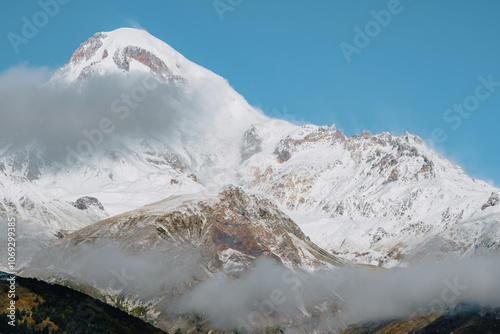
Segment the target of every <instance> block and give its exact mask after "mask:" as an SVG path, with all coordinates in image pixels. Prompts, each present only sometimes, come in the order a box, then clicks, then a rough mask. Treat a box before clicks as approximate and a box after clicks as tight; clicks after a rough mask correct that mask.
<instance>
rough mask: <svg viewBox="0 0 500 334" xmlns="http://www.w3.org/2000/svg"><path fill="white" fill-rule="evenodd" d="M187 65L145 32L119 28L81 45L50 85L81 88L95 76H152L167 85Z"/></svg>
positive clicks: (166, 45)
mask: <svg viewBox="0 0 500 334" xmlns="http://www.w3.org/2000/svg"><path fill="white" fill-rule="evenodd" d="M190 65H192V63H191V62H189V61H188V60H187V59H186V58H184V57H183V56H182V55H181V54H180V53H179V52H177V51H175V50H174V49H173V48H172V47H170V46H169V45H168V44H166V43H165V42H163V41H161V40H159V39H158V38H156V37H154V36H153V35H151V34H150V33H148V32H147V31H145V30H140V29H134V28H120V29H116V30H113V31H110V32H98V33H95V34H94V35H93V36H92V37H91V38H89V39H88V40H87V41H85V42H83V43H82V44H80V46H79V47H78V48H77V49H76V50H75V52H74V53H73V55H72V56H71V59H70V60H69V62H68V63H66V64H65V65H64V66H63V67H61V68H60V69H59V70H57V71H56V73H55V74H54V76H53V77H52V78H51V81H52V82H64V83H78V84H81V83H82V82H84V81H86V80H87V79H88V78H92V77H96V76H97V77H98V76H103V75H106V74H120V73H121V74H128V73H130V72H137V73H143V74H146V73H153V74H155V76H156V77H157V78H159V79H160V80H161V81H164V82H167V81H172V80H178V79H180V78H182V74H183V73H181V67H190Z"/></svg>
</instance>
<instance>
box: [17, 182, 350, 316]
mask: <svg viewBox="0 0 500 334" xmlns="http://www.w3.org/2000/svg"><path fill="white" fill-rule="evenodd" d="M110 247H111V248H110ZM116 249H118V251H117V253H114V252H115V250H116ZM106 254H108V255H106ZM109 254H114V255H109ZM94 256H99V257H101V258H102V259H103V260H102V261H104V262H102V261H101V260H100V259H99V260H96V259H93V257H94ZM108 256H109V258H108ZM88 257H90V258H91V259H90V260H89V259H88ZM263 257H264V258H269V259H274V260H275V261H276V262H277V263H281V264H283V265H285V266H286V267H291V268H292V267H293V268H301V269H302V270H306V271H314V270H317V269H320V268H323V269H325V268H333V267H334V266H338V265H343V262H342V261H340V260H339V259H337V258H335V257H334V256H332V255H329V254H328V253H327V252H325V251H324V250H322V249H321V248H319V247H318V246H316V245H314V244H313V243H312V242H311V241H310V240H309V238H307V237H306V236H305V235H304V234H303V233H302V231H301V230H300V228H299V227H298V226H297V225H296V224H295V223H294V222H293V221H292V220H291V219H290V218H289V217H287V216H286V215H285V214H284V213H283V212H281V211H280V210H279V209H278V208H277V207H276V206H275V205H274V204H272V202H270V201H269V200H266V199H263V198H259V197H256V196H254V195H248V194H246V193H245V192H244V191H243V190H242V189H240V188H237V187H234V186H227V187H225V188H224V189H223V190H222V191H221V192H220V193H218V194H210V193H207V192H204V193H200V194H196V195H185V196H173V197H171V198H169V199H166V200H164V201H161V202H158V203H155V204H151V205H148V206H145V207H143V208H140V209H138V210H134V211H131V212H127V213H124V214H121V215H118V216H115V217H112V218H109V219H106V220H103V221H100V222H98V223H95V224H93V225H91V226H88V227H86V228H83V229H81V230H79V231H77V232H75V233H72V234H70V235H68V236H66V237H64V238H63V239H61V240H60V241H58V242H56V243H54V244H53V245H52V246H50V247H49V248H47V249H46V250H44V251H43V252H42V253H40V254H38V256H36V257H35V258H34V259H33V261H32V264H31V265H30V267H29V268H27V269H26V270H25V274H30V275H36V276H37V277H43V278H44V279H46V280H49V281H54V282H58V283H63V284H69V285H70V286H77V287H78V288H79V289H80V290H83V291H85V292H87V293H89V294H92V295H93V296H94V297H98V298H104V299H105V300H107V301H108V302H109V303H111V304H114V305H118V306H120V307H122V308H124V309H126V310H128V311H130V312H131V311H132V310H134V309H136V308H137V307H143V308H145V309H146V310H147V314H146V313H145V314H144V318H145V319H149V320H153V321H155V322H156V323H157V324H160V323H161V322H162V321H164V320H165V319H167V318H168V317H169V316H170V312H172V308H173V306H172V304H173V301H175V300H176V299H178V298H179V297H180V296H181V295H182V294H183V293H184V292H186V291H187V290H188V289H190V288H192V287H194V286H196V285H197V284H198V283H199V282H202V281H204V280H206V279H207V278H208V277H210V276H211V275H213V274H216V273H223V274H224V275H225V276H227V277H229V278H232V279H237V278H239V277H240V276H242V275H244V274H245V272H246V271H247V268H249V266H251V265H252V264H254V262H255V261H256V260H257V259H258V258H263ZM104 259H106V260H104ZM131 259H134V260H131ZM54 261H55V262H54ZM89 261H90V263H92V266H93V267H99V268H107V270H111V269H110V268H114V266H115V265H116V263H122V264H123V268H121V269H122V275H121V276H122V279H123V278H126V277H127V275H128V276H130V277H134V279H130V280H128V281H127V282H126V283H127V284H124V285H120V284H118V285H116V284H115V283H117V282H116V277H113V276H112V275H111V276H110V275H109V273H107V271H106V269H102V271H100V272H98V273H96V274H95V276H92V275H90V274H89V273H88V271H92V270H95V269H92V268H91V267H89V266H88V263H89ZM95 261H97V262H95ZM106 261H109V262H106ZM53 263H58V268H57V269H56V268H52V264H53ZM131 263H134V265H131ZM137 263H141V265H139V264H137ZM148 263H150V264H151V265H153V264H154V266H155V267H156V268H155V269H152V268H149V269H148V272H147V273H145V274H146V275H151V273H150V272H149V271H151V270H152V271H154V272H156V273H157V274H156V275H154V276H155V277H151V278H149V277H148V278H144V279H140V280H136V279H135V277H137V275H136V274H139V273H140V272H141V271H139V272H137V271H134V266H136V265H138V266H140V267H141V268H143V269H144V268H147V265H146V264H148ZM45 266H47V267H45ZM186 266H187V267H186ZM179 268H183V269H182V270H180V269H179ZM116 271H118V273H119V272H120V268H118V269H116ZM174 272H176V274H175V275H174V276H169V275H172V273H174ZM159 273H164V274H159ZM167 273H170V274H167ZM163 275H165V276H163ZM108 276H110V277H111V278H110V279H108V280H106V279H104V278H103V277H108ZM179 276H181V277H182V279H179V278H178V277H179ZM173 277H177V278H173ZM110 280H111V281H113V282H114V283H110ZM146 281H147V282H149V281H152V282H155V283H153V284H152V286H153V287H152V288H147V289H145V288H144V287H143V286H142V285H143V284H146V283H145V282H146ZM75 284H76V285H75ZM162 305H163V306H162ZM162 319H163V320H162ZM165 321H166V320H165Z"/></svg>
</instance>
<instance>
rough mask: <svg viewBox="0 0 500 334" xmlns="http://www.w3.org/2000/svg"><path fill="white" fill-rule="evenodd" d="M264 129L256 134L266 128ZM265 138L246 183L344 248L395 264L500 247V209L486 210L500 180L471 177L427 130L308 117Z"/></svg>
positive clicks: (248, 165) (355, 256)
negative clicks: (375, 130) (350, 125)
mask: <svg viewBox="0 0 500 334" xmlns="http://www.w3.org/2000/svg"><path fill="white" fill-rule="evenodd" d="M263 126H264V125H263ZM255 129H256V130H255V131H254V136H260V132H265V131H266V130H265V129H261V130H260V131H259V129H260V128H259V126H255ZM260 146H261V147H262V148H261V152H259V153H256V154H255V155H253V156H252V157H251V158H249V159H248V160H247V161H246V162H245V163H244V165H243V167H242V171H241V172H240V175H241V179H240V182H241V183H242V184H243V185H244V186H246V187H249V188H252V189H255V190H256V191H260V192H262V193H264V194H266V195H267V196H269V197H271V198H273V199H274V200H275V201H276V202H277V203H279V205H280V206H281V208H282V209H283V210H284V211H285V212H287V214H289V215H290V216H291V217H292V218H293V219H294V220H295V221H297V222H298V223H299V225H300V226H301V228H302V229H303V230H304V232H305V233H306V234H307V235H309V236H310V237H311V239H312V240H313V241H314V242H316V243H318V244H319V245H320V246H321V247H324V248H326V249H328V250H330V251H332V252H334V253H335V254H340V255H341V256H345V257H346V258H349V259H351V260H353V261H359V262H363V263H372V264H382V265H391V264H396V263H399V262H400V261H407V260H409V259H414V258H415V257H419V256H428V255H433V256H443V255H445V254H450V253H457V254H458V255H462V254H465V253H467V252H474V251H475V248H476V247H483V246H484V247H486V248H491V247H492V246H491V242H492V240H495V245H497V246H496V247H498V241H499V240H500V227H499V225H500V224H499V223H500V208H499V207H498V206H492V207H487V208H485V209H484V210H482V206H483V205H484V204H485V203H486V202H487V201H488V198H489V197H490V195H491V194H492V193H495V192H498V189H497V188H494V187H492V186H490V185H488V184H487V183H485V182H483V181H477V180H473V179H471V178H470V177H468V176H467V175H466V174H465V173H464V172H463V170H462V169H461V168H460V167H458V166H456V165H455V164H453V163H451V162H449V161H447V160H445V159H443V158H442V157H441V156H439V155H438V154H437V153H435V152H434V151H433V150H432V149H430V148H429V147H428V146H427V145H426V144H425V143H424V142H423V141H422V140H421V139H420V138H419V137H418V136H415V135H411V134H408V133H405V134H403V135H401V136H399V137H393V136H392V135H390V134H388V133H381V134H377V135H372V134H370V133H369V132H364V133H363V135H361V136H360V135H356V136H352V137H346V136H345V135H344V134H343V133H342V131H341V130H337V129H336V128H335V126H332V127H326V126H325V127H318V126H313V125H306V126H303V127H301V128H300V129H296V130H294V131H291V132H289V133H288V134H284V135H283V137H282V139H281V140H280V141H279V143H278V144H276V142H275V141H271V142H270V143H269V144H268V145H267V147H266V142H265V141H263V142H262V143H261V144H260ZM271 151H272V152H273V153H272V154H271V153H270V152H271ZM488 245H489V246H488Z"/></svg>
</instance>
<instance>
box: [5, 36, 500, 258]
mask: <svg viewBox="0 0 500 334" xmlns="http://www.w3.org/2000/svg"><path fill="white" fill-rule="evenodd" d="M44 89H46V90H47V91H51V90H52V91H64V94H70V96H73V97H75V99H74V100H75V101H77V102H74V103H79V102H78V101H80V99H81V100H90V101H92V102H93V103H94V104H91V105H90V106H92V107H93V108H90V107H89V106H88V105H87V104H84V107H81V108H79V109H78V110H79V111H81V113H83V114H85V113H88V114H89V115H92V116H93V118H91V120H92V121H95V124H94V123H92V122H89V123H88V124H89V125H88V126H89V127H88V128H82V129H79V131H73V132H81V133H82V135H79V137H77V139H78V140H76V141H74V142H72V143H70V144H68V145H67V146H66V148H67V147H69V149H67V150H66V151H65V152H64V153H65V154H64V155H63V157H62V158H61V157H59V159H53V158H51V156H50V155H47V154H45V151H46V149H47V148H46V147H43V146H40V144H39V143H31V144H30V146H27V147H21V148H19V147H16V146H12V145H10V144H9V143H8V139H5V138H3V139H2V143H3V144H2V145H1V147H0V182H1V183H2V189H1V193H0V195H1V199H0V204H1V205H0V215H1V216H2V217H6V216H9V215H16V216H19V217H22V218H24V219H25V220H27V221H30V222H32V223H33V224H38V225H42V226H44V228H45V229H46V230H47V231H50V233H52V234H57V232H59V231H61V230H64V233H63V234H65V233H66V231H76V230H78V229H80V228H82V227H84V226H87V225H89V224H92V223H93V222H95V221H96V220H99V219H102V218H104V217H107V216H114V215H119V214H122V213H124V212H127V211H130V210H134V209H138V208H140V207H143V206H144V205H147V204H150V203H153V202H157V201H160V200H163V199H165V198H168V197H170V196H173V195H175V196H178V195H187V194H195V193H199V192H202V191H204V190H206V189H209V188H212V187H216V188H219V189H221V188H222V187H224V186H226V185H228V184H234V185H236V186H239V187H241V188H242V189H244V190H245V191H246V192H249V193H253V194H258V195H261V196H264V197H266V198H268V199H269V200H271V201H274V202H275V203H276V204H277V205H278V206H279V208H280V209H281V210H282V211H283V212H284V213H285V214H287V215H288V216H290V217H291V218H292V219H293V220H294V221H295V222H296V223H297V224H298V225H299V226H300V228H301V229H302V231H303V232H304V233H305V235H306V236H308V237H310V238H311V241H312V242H314V243H316V244H318V245H319V246H320V247H323V248H325V249H327V250H328V251H329V252H331V254H334V255H336V256H338V257H341V258H344V259H347V260H349V261H353V262H356V263H366V264H373V265H381V266H393V265H397V264H400V263H405V262H408V261H412V260H415V259H418V258H421V257H426V256H445V255H450V254H453V255H456V256H466V255H470V254H473V253H476V252H479V251H482V250H484V249H486V250H487V249H498V248H499V247H500V206H499V205H498V199H497V198H498V193H499V189H497V188H495V187H492V186H490V185H488V184H487V183H485V182H483V181H478V180H474V179H472V178H470V177H469V176H467V175H466V174H465V173H464V172H463V171H462V169H461V168H460V167H458V166H456V165H454V164H453V163H451V162H449V161H447V160H446V159H444V158H443V157H441V156H439V155H438V154H437V153H436V152H434V151H433V150H432V149H431V148H429V147H428V146H427V145H426V144H425V142H424V141H422V140H421V139H420V138H419V137H418V136H415V135H411V134H408V133H405V134H403V135H400V136H393V135H391V134H389V133H380V134H375V135H372V134H371V133H369V132H363V134H362V135H354V136H351V137H347V136H345V135H344V134H343V133H342V131H341V130H340V129H336V127H335V126H315V125H304V126H297V125H294V124H291V123H289V122H286V121H284V120H278V119H271V118H269V117H267V116H265V115H264V114H263V113H262V112H261V111H259V110H257V109H255V108H253V107H251V106H250V105H249V104H248V103H247V102H246V101H245V99H244V98H243V97H242V96H241V95H239V94H238V93H237V92H235V91H234V90H233V89H232V88H231V87H230V85H229V84H228V83H227V81H226V80H225V79H223V78H221V77H220V76H218V75H216V74H214V73H212V72H210V71H208V70H206V69H204V68H202V67H200V66H198V65H196V64H194V63H192V62H190V61H189V60H187V59H186V58H184V57H183V56H182V55H181V54H179V53H178V52H177V51H175V50H174V49H173V48H171V47H170V46H168V45H167V44H165V43H164V42H162V41H160V40H158V39H156V38H155V37H153V36H151V35H150V34H148V33H147V32H145V31H142V30H137V29H130V28H123V29H118V30H115V31H112V32H103V33H97V34H95V35H94V36H93V37H91V38H90V39H89V40H88V41H86V42H84V43H82V44H81V45H80V47H79V48H78V49H77V50H76V51H75V52H74V54H73V56H72V57H71V59H70V61H69V62H68V63H67V64H66V65H64V66H63V67H61V68H60V69H59V70H57V71H56V72H55V73H54V75H53V77H52V78H51V80H50V82H48V83H47V84H46V85H44ZM78 97H80V98H78ZM85 108H86V109H85ZM81 113H80V114H81ZM73 116H74V115H73ZM78 116H81V115H78ZM89 117H90V116H89ZM103 119H106V120H107V123H108V124H107V126H106V127H104V128H113V129H114V130H111V131H108V132H106V131H102V127H100V125H101V122H102V120H103ZM110 124H111V125H110ZM75 129H78V128H75ZM99 131H100V132H99ZM84 133H86V134H84ZM77 134H78V133H77ZM93 141H94V142H97V143H94V142H93ZM80 198H82V200H80V203H82V202H86V203H89V205H90V206H91V209H90V210H89V209H88V208H87V206H85V205H83V206H82V205H79V204H78V199H80ZM84 198H86V199H84ZM88 198H95V199H96V200H93V199H90V200H89V199H88ZM25 203H28V204H25ZM72 203H73V204H72ZM79 206H80V208H79ZM82 207H85V208H84V209H81V208H82ZM96 226H100V225H96Z"/></svg>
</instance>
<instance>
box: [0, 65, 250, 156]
mask: <svg viewBox="0 0 500 334" xmlns="http://www.w3.org/2000/svg"><path fill="white" fill-rule="evenodd" d="M49 76H50V71H48V70H47V69H46V68H34V69H33V68H27V67H18V68H13V69H10V70H8V71H7V72H4V73H3V74H2V75H1V76H0V117H1V119H2V122H1V124H0V140H1V141H2V142H8V143H14V144H16V145H18V146H21V147H22V146H25V145H26V144H27V143H30V142H36V143H41V144H42V145H43V146H44V147H46V148H47V149H48V151H47V157H49V158H50V159H54V160H61V159H64V158H66V156H67V154H68V149H67V147H70V148H71V149H73V150H75V151H78V149H81V150H83V151H85V150H87V151H89V149H88V147H87V146H88V145H87V146H86V145H82V144H81V143H82V141H87V142H90V143H91V144H92V145H93V147H92V148H91V149H92V150H93V151H97V150H98V149H99V148H100V146H101V144H102V143H108V142H113V141H114V140H115V139H116V136H134V135H137V136H141V137H146V138H156V137H158V138H161V139H162V140H163V141H164V142H170V143H172V144H174V143H175V142H179V141H181V142H183V143H187V142H189V141H197V142H199V143H203V142H204V141H205V140H206V138H207V137H209V136H211V135H217V136H218V137H220V138H221V139H222V140H223V139H224V136H226V135H228V134H230V133H232V132H233V131H234V130H237V131H241V129H244V128H247V127H249V126H250V124H251V121H252V116H249V115H250V114H246V115H247V116H245V117H241V119H238V117H237V116H236V115H237V112H240V113H241V110H240V111H235V110H232V109H231V105H230V104H228V102H230V101H228V100H230V98H232V97H233V96H232V95H231V94H232V93H228V92H229V90H228V87H229V86H228V85H227V83H226V82H225V81H224V80H223V79H221V78H218V77H216V76H213V77H206V78H200V79H199V80H195V81H193V82H188V81H186V80H184V79H177V80H172V81H169V82H167V83H165V82H161V83H160V82H159V81H158V80H157V79H156V77H154V76H152V75H143V74H130V75H129V76H127V80H124V78H125V75H108V76H104V77H96V78H94V79H89V80H87V82H86V83H85V84H84V85H83V86H80V88H81V89H76V88H75V86H64V85H60V84H57V85H54V84H52V83H47V79H48V77H49ZM82 87H83V88H82ZM254 120H255V119H254ZM99 132H100V133H99ZM78 145H80V146H78ZM96 146H98V147H96Z"/></svg>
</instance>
